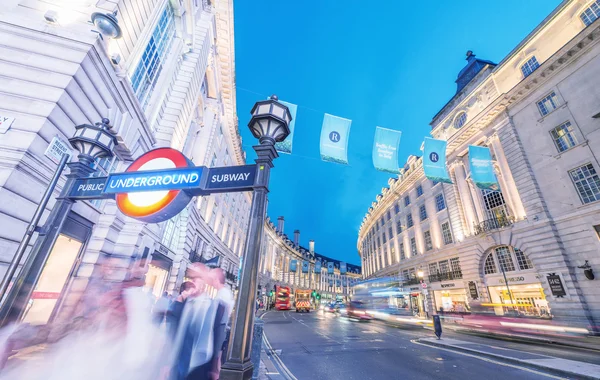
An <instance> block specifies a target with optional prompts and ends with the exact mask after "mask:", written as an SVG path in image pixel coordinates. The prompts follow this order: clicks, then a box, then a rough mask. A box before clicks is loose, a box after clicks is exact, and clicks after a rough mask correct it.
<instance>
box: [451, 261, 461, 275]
mask: <svg viewBox="0 0 600 380" xmlns="http://www.w3.org/2000/svg"><path fill="white" fill-rule="evenodd" d="M450 269H452V272H460V261H459V259H458V257H455V258H452V259H450Z"/></svg>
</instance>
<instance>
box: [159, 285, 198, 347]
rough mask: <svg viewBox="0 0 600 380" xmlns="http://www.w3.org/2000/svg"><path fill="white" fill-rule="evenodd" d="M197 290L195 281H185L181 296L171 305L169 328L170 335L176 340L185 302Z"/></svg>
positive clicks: (180, 289) (168, 311) (180, 291)
mask: <svg viewBox="0 0 600 380" xmlns="http://www.w3.org/2000/svg"><path fill="white" fill-rule="evenodd" d="M195 290H196V286H195V285H194V283H193V282H191V281H186V282H184V283H183V284H181V287H180V288H179V296H177V298H175V300H174V301H173V302H171V304H170V305H169V309H168V310H167V316H166V321H167V330H168V332H169V336H170V337H171V339H173V340H175V336H176V334H177V329H178V327H179V322H180V321H181V315H182V314H183V308H184V307H185V303H186V301H187V299H188V297H189V296H190V295H191V294H194V292H195Z"/></svg>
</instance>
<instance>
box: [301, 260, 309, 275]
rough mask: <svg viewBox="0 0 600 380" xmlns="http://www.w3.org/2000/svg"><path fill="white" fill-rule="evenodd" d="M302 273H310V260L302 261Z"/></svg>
mask: <svg viewBox="0 0 600 380" xmlns="http://www.w3.org/2000/svg"><path fill="white" fill-rule="evenodd" d="M302 273H308V261H303V262H302Z"/></svg>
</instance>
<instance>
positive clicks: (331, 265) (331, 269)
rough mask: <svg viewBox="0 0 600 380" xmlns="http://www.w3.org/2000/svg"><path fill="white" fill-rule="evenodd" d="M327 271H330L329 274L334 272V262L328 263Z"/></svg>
mask: <svg viewBox="0 0 600 380" xmlns="http://www.w3.org/2000/svg"><path fill="white" fill-rule="evenodd" d="M327 273H329V274H332V273H333V262H329V263H327Z"/></svg>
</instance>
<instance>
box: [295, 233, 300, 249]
mask: <svg viewBox="0 0 600 380" xmlns="http://www.w3.org/2000/svg"><path fill="white" fill-rule="evenodd" d="M294 245H295V246H296V247H299V246H300V230H296V231H294Z"/></svg>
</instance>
